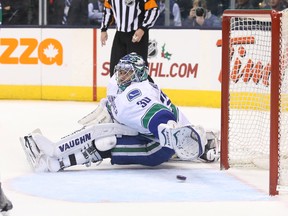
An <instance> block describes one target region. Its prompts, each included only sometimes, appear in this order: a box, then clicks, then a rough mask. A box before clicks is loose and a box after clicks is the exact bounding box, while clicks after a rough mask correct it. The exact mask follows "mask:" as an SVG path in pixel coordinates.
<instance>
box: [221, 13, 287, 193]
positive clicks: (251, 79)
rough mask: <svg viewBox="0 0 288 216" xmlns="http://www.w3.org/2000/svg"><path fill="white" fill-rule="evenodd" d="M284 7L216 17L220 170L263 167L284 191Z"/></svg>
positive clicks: (272, 188) (272, 189)
mask: <svg viewBox="0 0 288 216" xmlns="http://www.w3.org/2000/svg"><path fill="white" fill-rule="evenodd" d="M287 23H288V9H286V10H284V11H279V12H277V11H274V10H226V11H224V13H223V17H222V69H221V70H222V86H221V157H220V166H221V169H229V168H230V167H259V168H265V169H269V194H270V195H277V194H278V193H279V191H281V190H287V189H288V77H287V76H288V25H287Z"/></svg>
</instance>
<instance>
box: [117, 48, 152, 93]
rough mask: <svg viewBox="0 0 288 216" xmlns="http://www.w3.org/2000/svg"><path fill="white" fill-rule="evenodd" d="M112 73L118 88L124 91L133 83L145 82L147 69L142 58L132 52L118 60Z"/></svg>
mask: <svg viewBox="0 0 288 216" xmlns="http://www.w3.org/2000/svg"><path fill="white" fill-rule="evenodd" d="M114 73H115V74H116V81H117V85H118V87H119V88H120V89H121V90H122V91H124V90H125V89H126V88H127V87H128V86H129V85H130V84H131V83H133V82H142V81H144V80H147V78H148V67H147V66H146V64H145V61H144V60H143V58H142V57H141V56H140V55H137V54H136V53H135V52H133V53H130V54H128V55H125V56H124V57H122V58H121V59H120V61H119V62H118V64H117V65H116V66H115V69H114Z"/></svg>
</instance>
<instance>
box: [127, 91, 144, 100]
mask: <svg viewBox="0 0 288 216" xmlns="http://www.w3.org/2000/svg"><path fill="white" fill-rule="evenodd" d="M141 95H142V93H141V91H140V90H139V89H132V90H131V91H129V92H128V94H127V99H128V100H129V101H132V100H134V99H135V98H138V97H139V96H141Z"/></svg>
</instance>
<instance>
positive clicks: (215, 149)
mask: <svg viewBox="0 0 288 216" xmlns="http://www.w3.org/2000/svg"><path fill="white" fill-rule="evenodd" d="M219 136H220V132H219V131H208V132H206V137H207V144H206V145H205V151H204V153H203V155H201V156H200V158H199V160H202V161H204V162H210V163H211V162H216V161H218V160H219V158H220V138H219Z"/></svg>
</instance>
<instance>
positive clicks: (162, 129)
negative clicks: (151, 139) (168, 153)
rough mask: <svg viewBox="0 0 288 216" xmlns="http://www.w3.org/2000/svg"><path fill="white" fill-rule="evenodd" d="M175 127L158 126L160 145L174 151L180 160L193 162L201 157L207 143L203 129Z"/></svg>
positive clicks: (198, 127)
mask: <svg viewBox="0 0 288 216" xmlns="http://www.w3.org/2000/svg"><path fill="white" fill-rule="evenodd" d="M175 126H176V125H169V124H160V125H159V126H158V135H159V141H160V145H162V146H163V147H168V148H171V149H174V151H175V153H176V155H177V156H178V157H179V158H180V159H182V160H194V159H197V158H198V157H199V156H201V155H202V154H203V152H204V146H205V144H206V142H207V140H206V133H205V131H204V129H203V128H202V127H200V126H197V127H195V126H192V125H187V126H182V127H175Z"/></svg>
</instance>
